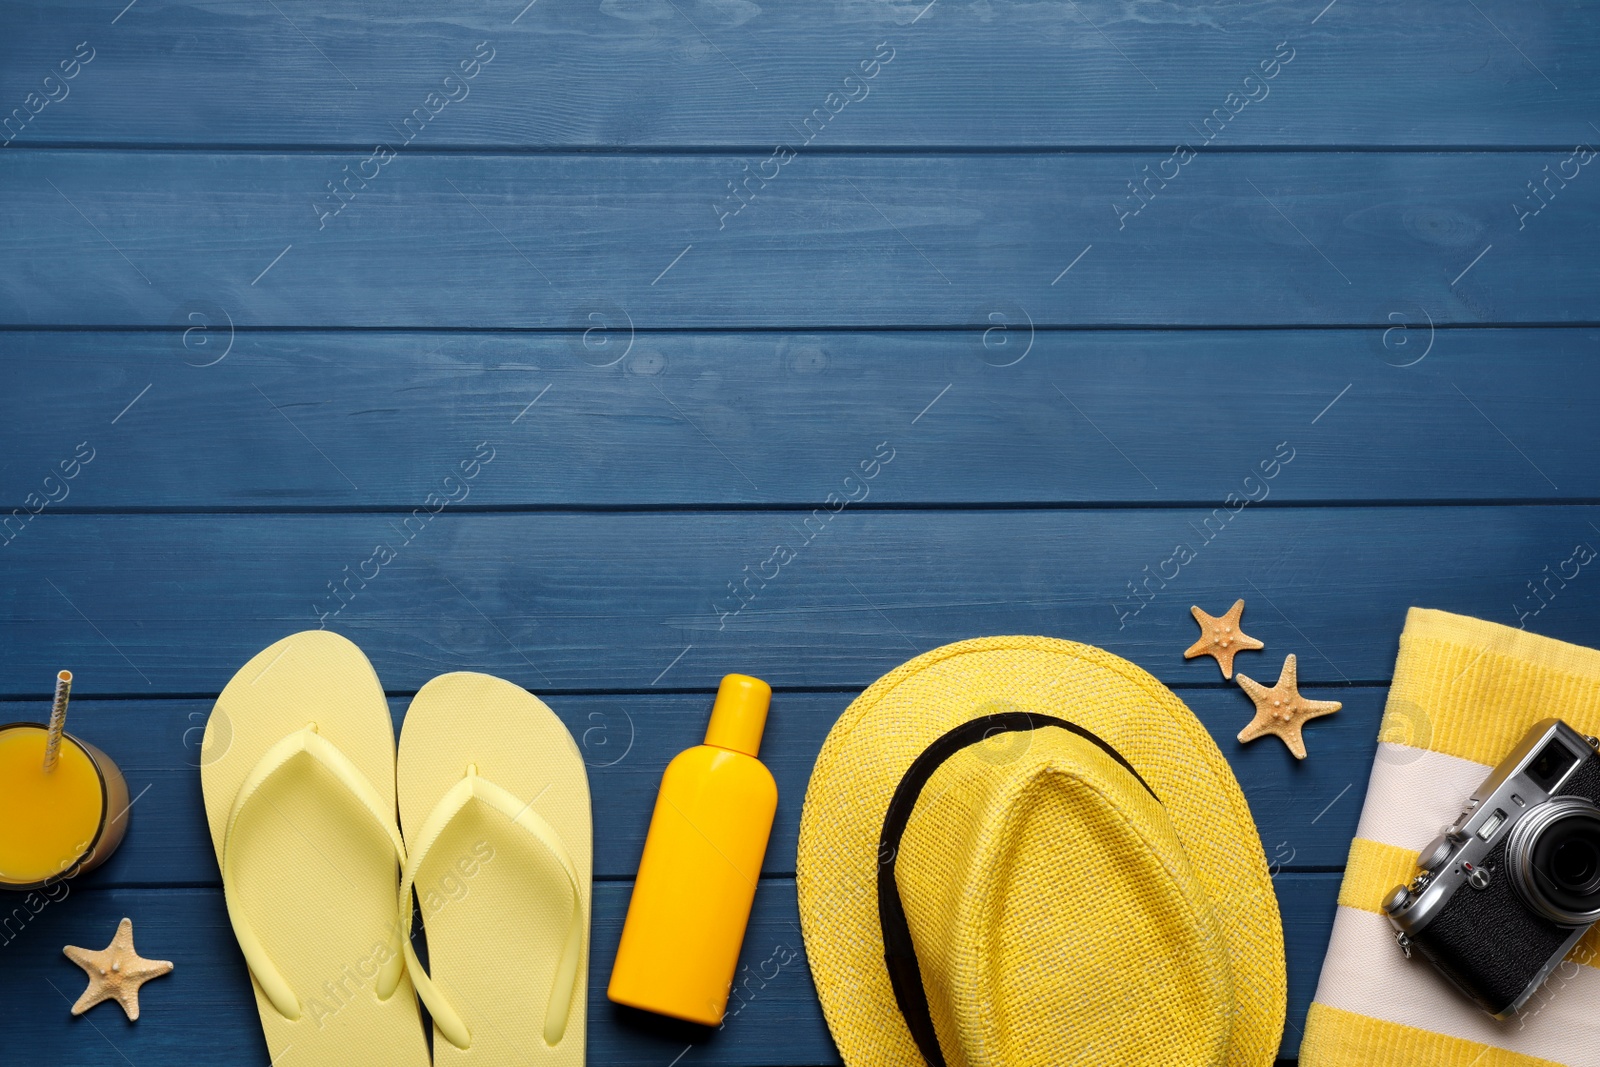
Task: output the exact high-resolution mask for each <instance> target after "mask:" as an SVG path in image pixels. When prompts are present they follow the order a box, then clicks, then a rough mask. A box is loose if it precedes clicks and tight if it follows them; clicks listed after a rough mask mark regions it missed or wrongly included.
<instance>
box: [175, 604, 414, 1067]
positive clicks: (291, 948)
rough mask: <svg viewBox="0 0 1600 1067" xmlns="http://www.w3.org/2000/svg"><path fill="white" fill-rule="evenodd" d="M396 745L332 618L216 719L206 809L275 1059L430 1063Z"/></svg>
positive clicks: (261, 660)
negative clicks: (402, 893)
mask: <svg viewBox="0 0 1600 1067" xmlns="http://www.w3.org/2000/svg"><path fill="white" fill-rule="evenodd" d="M394 753H395V745H394V727H393V725H392V724H391V722H390V719H389V708H388V705H387V704H386V703H385V701H384V697H383V688H382V686H380V685H379V684H378V676H377V675H376V674H374V673H373V670H372V664H370V663H368V662H367V657H366V656H364V655H362V653H361V650H360V649H359V648H357V647H356V646H355V645H353V644H351V643H350V642H349V641H348V640H346V639H345V638H343V637H340V636H338V635H337V634H333V633H328V632H326V631H321V630H310V631H306V632H304V633H298V634H294V635H292V636H290V637H286V638H284V639H283V640H281V641H279V642H277V643H276V644H273V645H270V646H268V647H267V648H266V649H264V650H263V651H262V652H261V653H260V654H259V655H257V656H256V657H255V658H254V659H252V660H250V662H249V663H246V664H245V665H244V666H243V667H242V668H240V670H239V672H238V673H237V674H235V675H234V676H233V679H232V680H231V681H229V682H228V685H227V687H226V688H225V689H223V691H222V695H221V696H219V697H218V698H217V703H216V706H215V707H214V708H213V709H212V712H211V717H210V718H209V719H208V720H207V722H206V733H205V740H204V744H203V746H202V748H201V768H200V781H201V785H202V787H203V789H204V792H205V802H206V818H207V820H208V821H209V822H210V824H211V840H212V844H213V845H214V846H215V847H216V850H217V863H218V865H219V866H220V868H221V870H222V886H223V892H224V894H225V896H226V898H227V904H228V918H229V919H230V921H231V922H232V924H233V931H234V936H235V937H236V938H237V939H238V941H239V947H240V949H241V950H242V951H243V953H244V958H245V963H246V964H247V965H248V966H249V968H250V976H251V979H252V985H253V987H254V989H255V995H256V1008H257V1010H258V1011H259V1012H260V1015H261V1029H262V1031H263V1032H264V1033H265V1035H266V1039H267V1049H268V1052H269V1054H270V1057H271V1060H272V1063H273V1067H351V1065H352V1064H359V1063H382V1064H385V1065H393V1067H428V1046H427V1038H426V1035H425V1034H424V1033H423V1029H422V1018H421V1014H420V1012H419V1011H418V1008H417V1001H416V997H415V996H414V995H413V992H412V987H411V982H410V980H409V978H408V976H407V975H406V974H405V970H404V966H405V956H404V953H403V949H402V946H404V945H409V943H410V942H409V939H408V938H407V937H405V936H403V933H409V930H410V926H409V922H408V921H407V920H405V919H402V917H401V914H400V911H401V909H400V908H399V905H398V902H397V900H396V898H395V886H396V879H397V877H398V875H399V871H400V868H401V867H402V866H403V865H404V863H405V846H404V844H403V842H402V839H401V837H400V832H399V828H398V827H397V825H396V823H395V791H394ZM403 922H404V923H406V925H402V923H403Z"/></svg>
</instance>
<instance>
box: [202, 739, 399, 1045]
mask: <svg viewBox="0 0 1600 1067" xmlns="http://www.w3.org/2000/svg"><path fill="white" fill-rule="evenodd" d="M302 753H304V754H305V755H307V756H310V757H311V758H312V759H314V760H316V761H317V762H318V763H320V764H321V765H322V766H323V767H325V768H327V769H328V770H329V771H330V772H331V773H332V774H333V776H334V777H335V778H336V779H338V781H339V784H340V785H342V786H344V788H345V789H346V790H348V791H349V792H350V794H351V795H352V796H354V797H355V798H356V799H357V800H359V801H361V805H362V807H363V808H365V809H366V810H367V812H368V813H369V814H371V816H372V823H371V824H370V825H375V826H376V827H377V828H378V829H379V830H380V831H382V833H383V834H384V836H385V837H386V838H387V839H388V842H389V844H390V845H391V846H392V847H393V849H394V854H395V856H396V858H397V859H399V861H400V865H401V866H404V865H405V862H406V848H405V843H404V842H403V841H402V840H401V837H400V830H399V828H398V827H397V826H396V825H395V820H394V815H393V812H392V811H391V810H390V807H391V806H390V805H386V804H385V803H384V801H383V798H382V797H380V796H379V795H378V791H377V790H376V789H374V788H373V786H372V783H371V782H369V781H368V780H367V777H366V775H364V774H362V773H361V770H360V768H358V767H357V766H356V765H355V764H354V763H351V762H350V757H348V756H346V755H345V754H344V753H343V752H341V751H339V749H338V747H337V746H336V745H334V744H332V743H331V742H329V741H328V740H327V739H326V738H324V737H322V736H321V735H319V734H318V733H317V728H316V724H315V723H311V724H308V725H307V726H306V727H305V728H304V729H301V730H296V731H295V732H294V733H292V734H289V735H288V736H287V737H285V738H284V739H283V740H281V741H279V742H277V743H276V744H274V745H273V746H272V747H271V748H269V749H267V751H266V752H265V754H263V755H262V757H261V759H260V760H259V761H258V762H257V763H256V765H255V766H254V767H253V768H251V770H250V773H249V775H248V776H246V778H245V780H244V784H243V785H241V786H240V787H239V793H238V795H237V796H236V797H235V798H234V801H233V810H232V812H231V813H229V815H228V827H227V830H226V831H225V832H224V834H223V838H222V892H223V896H224V897H225V898H226V900H227V904H228V920H229V921H230V922H231V923H232V924H233V935H234V937H235V938H237V939H238V942H239V948H240V950H241V951H243V953H244V959H245V963H246V964H248V965H249V967H250V973H251V974H252V975H254V976H255V979H256V982H257V983H258V984H259V985H260V986H261V991H262V992H263V993H265V994H266V996H267V1000H268V1001H270V1002H271V1003H272V1006H273V1007H274V1008H275V1009H277V1012H278V1014H280V1015H282V1016H283V1017H284V1018H285V1019H288V1020H290V1021H291V1022H292V1021H295V1020H298V1019H299V1018H300V1000H299V998H298V997H296V996H295V995H294V991H293V990H292V989H290V988H289V983H288V982H287V981H286V980H285V979H284V977H283V974H282V972H280V971H279V970H278V968H277V967H276V966H275V965H274V964H273V962H272V958H271V957H270V956H269V955H268V954H267V950H266V948H265V947H264V946H263V945H262V943H261V938H260V937H258V936H257V934H256V932H255V928H254V927H252V926H251V925H250V922H249V920H248V919H247V918H246V917H245V914H244V909H243V907H242V906H241V905H240V904H239V901H238V898H237V895H236V888H235V875H234V871H233V860H234V856H235V854H236V853H237V851H238V848H239V846H240V841H239V835H238V832H237V831H238V827H239V820H240V817H241V816H242V815H243V814H244V810H245V809H246V808H247V807H249V806H250V803H251V801H252V800H253V799H255V798H256V797H258V796H260V795H261V789H262V787H263V786H264V785H266V784H267V782H268V781H269V780H271V778H272V777H273V775H275V774H277V773H278V772H279V771H281V770H282V769H283V768H285V767H287V766H288V765H289V763H290V762H291V761H293V760H294V758H295V757H296V756H299V755H301V754H302ZM410 928H411V921H410V910H409V909H407V913H406V921H405V924H404V925H403V926H402V925H398V924H397V925H396V926H395V928H394V930H393V931H392V932H391V940H390V948H391V949H392V951H391V952H390V954H389V958H388V959H387V960H386V961H385V963H384V964H383V967H382V969H381V970H379V972H378V975H377V995H378V999H379V1000H388V999H389V997H390V996H391V995H392V994H393V993H394V991H395V989H396V987H398V986H399V984H400V975H401V973H402V970H403V968H404V964H405V957H404V956H403V955H402V954H401V952H400V947H401V945H402V944H407V943H408V942H407V941H406V938H405V937H404V936H403V933H402V931H405V932H409V931H410Z"/></svg>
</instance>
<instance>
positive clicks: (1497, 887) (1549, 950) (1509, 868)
mask: <svg viewBox="0 0 1600 1067" xmlns="http://www.w3.org/2000/svg"><path fill="white" fill-rule="evenodd" d="M1597 748H1600V741H1597V740H1596V739H1595V738H1593V737H1585V736H1584V735H1582V734H1580V733H1578V731H1576V730H1574V729H1573V728H1572V727H1570V726H1568V725H1567V724H1566V723H1564V722H1562V721H1561V720H1560V719H1544V720H1542V721H1540V722H1539V723H1537V724H1536V725H1535V726H1534V727H1533V728H1532V729H1531V730H1529V731H1528V733H1527V734H1526V735H1525V736H1524V737H1523V739H1522V740H1521V741H1520V742H1519V743H1518V744H1517V747H1516V748H1515V749H1514V750H1513V751H1512V752H1511V754H1510V755H1509V756H1507V757H1506V758H1505V759H1504V760H1502V761H1501V762H1500V765H1499V766H1497V767H1496V768H1495V769H1494V770H1493V771H1492V772H1490V774H1489V777H1487V778H1486V779H1484V781H1483V784H1482V785H1480V786H1479V787H1478V789H1477V791H1476V792H1474V793H1473V794H1472V796H1471V797H1470V798H1469V799H1468V800H1467V803H1466V807H1465V808H1464V809H1463V810H1462V812H1461V814H1460V815H1459V816H1457V818H1456V820H1455V822H1453V823H1451V824H1450V825H1449V826H1447V827H1445V828H1444V831H1443V833H1441V835H1440V836H1439V837H1438V838H1436V839H1435V840H1434V841H1433V842H1431V843H1430V844H1429V845H1428V846H1427V847H1426V848H1424V849H1423V850H1422V852H1421V853H1420V854H1419V855H1418V856H1417V866H1419V867H1421V868H1422V873H1421V874H1419V875H1418V876H1417V878H1416V879H1415V880H1413V881H1412V882H1411V884H1410V885H1403V886H1396V887H1395V889H1394V891H1393V892H1391V893H1390V894H1389V896H1388V897H1387V898H1385V900H1384V902H1383V910H1384V912H1385V913H1386V914H1387V915H1388V917H1389V922H1390V924H1391V925H1393V926H1394V928H1395V940H1396V941H1397V942H1399V945H1400V947H1401V949H1402V950H1404V952H1405V954H1406V955H1407V956H1410V955H1411V953H1412V952H1413V951H1416V952H1420V953H1421V954H1422V956H1423V957H1424V958H1426V959H1427V960H1428V961H1429V962H1431V963H1432V964H1433V965H1434V966H1435V967H1437V968H1438V969H1439V971H1440V972H1441V973H1443V974H1444V975H1445V977H1447V978H1449V979H1450V981H1451V982H1453V983H1454V984H1455V985H1456V986H1457V987H1458V988H1460V989H1461V990H1462V991H1463V992H1464V993H1466V994H1467V995H1468V996H1470V997H1471V998H1472V999H1473V1000H1475V1001H1477V1002H1478V1004H1479V1005H1480V1006H1481V1007H1482V1008H1483V1009H1484V1010H1485V1011H1487V1012H1489V1013H1490V1014H1492V1015H1494V1016H1495V1017H1496V1018H1500V1019H1504V1018H1507V1017H1508V1016H1511V1015H1513V1014H1515V1013H1516V1012H1517V1011H1518V1010H1519V1009H1521V1008H1522V1007H1523V1005H1525V1004H1526V1003H1527V1002H1528V999H1529V998H1530V997H1532V996H1533V994H1534V993H1535V992H1536V991H1537V990H1538V988H1539V986H1540V985H1542V984H1543V983H1544V981H1545V979H1546V978H1548V977H1549V976H1550V973H1551V971H1553V970H1554V969H1555V968H1556V966H1557V965H1558V964H1560V962H1561V961H1562V959H1563V958H1565V956H1566V954H1567V953H1568V952H1569V951H1570V950H1571V949H1572V946H1573V945H1575V944H1577V942H1578V940H1579V938H1581V937H1582V936H1583V935H1584V933H1585V932H1586V931H1587V930H1588V929H1589V927H1590V926H1591V925H1593V923H1594V922H1595V921H1596V920H1600V753H1597V751H1596V750H1597Z"/></svg>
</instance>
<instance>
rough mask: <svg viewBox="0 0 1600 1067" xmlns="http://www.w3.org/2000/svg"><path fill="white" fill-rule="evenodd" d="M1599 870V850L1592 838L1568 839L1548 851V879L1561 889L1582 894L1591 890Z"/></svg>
mask: <svg viewBox="0 0 1600 1067" xmlns="http://www.w3.org/2000/svg"><path fill="white" fill-rule="evenodd" d="M1597 870H1600V848H1597V847H1596V844H1595V841H1594V839H1593V838H1592V837H1570V838H1568V839H1566V840H1564V841H1562V842H1560V843H1559V844H1557V845H1555V846H1553V847H1552V848H1551V849H1550V872H1549V873H1550V879H1551V881H1553V882H1555V883H1556V885H1558V886H1560V887H1561V888H1562V889H1566V890H1568V891H1571V892H1577V893H1582V892H1584V891H1585V890H1587V889H1590V888H1592V884H1593V882H1594V880H1595V877H1594V876H1595V873H1596V871H1597Z"/></svg>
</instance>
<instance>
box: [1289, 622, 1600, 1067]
mask: <svg viewBox="0 0 1600 1067" xmlns="http://www.w3.org/2000/svg"><path fill="white" fill-rule="evenodd" d="M1552 716H1554V717H1558V718H1562V719H1565V720H1566V721H1567V722H1568V723H1570V724H1571V725H1572V726H1573V727H1575V728H1576V729H1577V730H1579V731H1580V732H1582V733H1586V734H1596V733H1600V652H1597V651H1595V650H1594V649H1589V648H1580V647H1579V646H1577V645H1570V644H1567V643H1565V642H1563V641H1555V640H1552V639H1550V638H1548V637H1539V636H1536V635H1534V634H1530V633H1526V632H1524V631H1522V630H1517V629H1512V628H1511V627H1509V626H1501V625H1499V624H1497V623H1491V622H1483V621H1481V620H1478V619H1469V618H1465V617H1463V616H1460V615H1451V614H1449V613H1447V612H1443V611H1431V610H1427V609H1423V608H1412V609H1411V612H1410V614H1409V615H1407V617H1406V627H1405V631H1404V632H1403V633H1402V634H1401V636H1400V658H1399V661H1398V662H1397V663H1396V664H1395V671H1394V684H1393V686H1392V688H1391V689H1390V690H1389V703H1388V706H1387V708H1386V709H1385V711H1384V717H1383V728H1382V732H1381V734H1380V735H1379V737H1380V740H1379V744H1378V755H1377V759H1376V761H1375V762H1374V763H1373V768H1372V780H1371V783H1370V784H1369V785H1368V787H1367V800H1366V805H1365V806H1364V807H1363V809H1362V812H1361V823H1360V825H1359V827H1358V828H1357V830H1356V839H1355V841H1354V842H1352V843H1351V846H1350V860H1349V865H1348V867H1347V868H1346V871H1345V876H1344V884H1343V886H1342V887H1341V888H1340V891H1339V910H1338V915H1337V917H1336V918H1335V920H1334V924H1333V937H1332V939H1331V941H1330V943H1329V945H1328V955H1327V958H1326V959H1325V960H1324V962H1323V965H1322V979H1321V981H1320V982H1319V984H1318V985H1317V995H1316V1000H1315V1002H1314V1003H1313V1004H1312V1005H1311V1012H1310V1015H1309V1016H1308V1018H1307V1022H1306V1033H1305V1039H1304V1041H1303V1042H1302V1044H1301V1046H1300V1062H1301V1064H1302V1065H1304V1067H1357V1065H1359V1067H1389V1065H1392V1067H1545V1065H1556V1064H1560V1065H1564V1067H1600V952H1597V949H1600V927H1596V929H1594V930H1591V931H1590V932H1589V934H1588V935H1587V936H1586V937H1584V939H1583V940H1582V941H1580V942H1579V943H1578V945H1577V947H1576V948H1574V949H1573V951H1572V953H1571V954H1570V955H1569V956H1568V957H1567V962H1565V963H1563V964H1562V965H1561V966H1560V967H1559V968H1557V970H1556V972H1555V974H1554V975H1553V976H1552V977H1551V978H1550V980H1549V981H1548V982H1547V983H1546V984H1545V986H1544V988H1543V989H1541V990H1540V991H1539V992H1538V993H1537V994H1535V995H1534V998H1533V999H1532V1000H1531V1001H1529V1003H1528V1005H1527V1007H1526V1008H1524V1009H1523V1011H1522V1012H1521V1013H1520V1014H1519V1015H1517V1016H1516V1017H1514V1018H1511V1019H1508V1020H1506V1021H1504V1022H1500V1021H1497V1020H1495V1019H1494V1018H1492V1017H1490V1016H1489V1015H1488V1014H1487V1013H1485V1012H1484V1011H1482V1010H1481V1009H1480V1008H1478V1007H1477V1005H1475V1004H1474V1003H1472V1002H1471V1001H1470V1000H1468V999H1467V998H1466V997H1465V996H1464V995H1463V994H1461V993H1459V992H1457V991H1456V989H1455V988H1454V987H1453V986H1451V985H1450V984H1449V983H1448V982H1447V981H1446V980H1445V979H1444V978H1443V977H1442V976H1441V975H1439V974H1438V973H1437V972H1436V971H1435V970H1434V969H1433V967H1432V966H1431V965H1430V964H1429V963H1428V962H1427V961H1426V960H1424V959H1423V958H1421V957H1420V956H1415V957H1414V958H1412V959H1409V960H1408V959H1406V958H1404V956H1403V955H1402V954H1401V952H1400V949H1399V948H1398V947H1397V946H1396V945H1395V941H1394V933H1393V929H1392V928H1391V927H1390V925H1389V922H1388V920H1387V919H1386V918H1385V917H1384V915H1383V913H1382V911H1381V910H1380V909H1379V901H1381V900H1382V899H1383V897H1384V895H1385V894H1386V893H1388V892H1389V890H1391V889H1393V888H1394V887H1395V886H1397V885H1399V884H1401V883H1402V882H1408V881H1410V880H1411V878H1412V877H1413V876H1414V875H1415V874H1416V873H1417V872H1416V854H1417V851H1418V850H1419V849H1420V848H1422V846H1423V845H1425V844H1427V843H1428V842H1429V841H1430V840H1431V839H1432V838H1433V837H1434V836H1435V835H1437V834H1438V832H1439V828H1440V827H1441V826H1444V825H1447V824H1448V823H1450V822H1451V821H1453V820H1454V818H1455V816H1456V815H1457V814H1458V813H1459V812H1460V810H1461V807H1462V805H1463V804H1464V803H1465V801H1466V799H1467V797H1468V796H1470V795H1471V794H1472V792H1473V790H1474V789H1476V788H1477V787H1478V785H1479V783H1480V782H1482V781H1483V779H1484V777H1485V776H1486V775H1487V774H1488V773H1489V770H1490V769H1491V768H1492V767H1493V766H1494V765H1495V764H1496V763H1498V762H1499V761H1500V759H1501V758H1502V757H1503V756H1504V755H1506V754H1507V753H1508V752H1510V751H1511V749H1512V748H1513V747H1514V746H1515V745H1516V743H1517V742H1518V741H1519V740H1521V738H1522V735H1523V734H1524V733H1525V732H1526V731H1527V730H1528V728H1529V727H1530V726H1532V725H1533V724H1534V723H1535V722H1537V721H1539V720H1540V719H1543V718H1548V717H1552Z"/></svg>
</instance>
